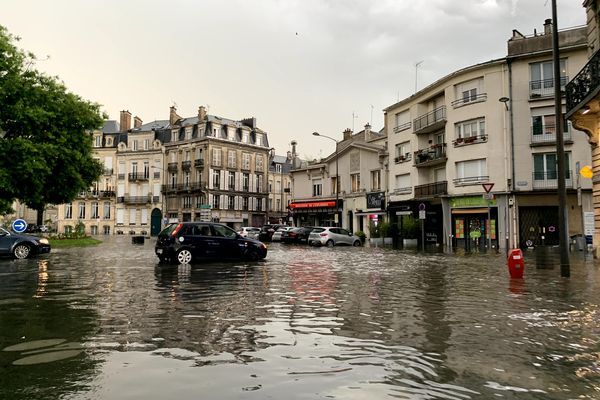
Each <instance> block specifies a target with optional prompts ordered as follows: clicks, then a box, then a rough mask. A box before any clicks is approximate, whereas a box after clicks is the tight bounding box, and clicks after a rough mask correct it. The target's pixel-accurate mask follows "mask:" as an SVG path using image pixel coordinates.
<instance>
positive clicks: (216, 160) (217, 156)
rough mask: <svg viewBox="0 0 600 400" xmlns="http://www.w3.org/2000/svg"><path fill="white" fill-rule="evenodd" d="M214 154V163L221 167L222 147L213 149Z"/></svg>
mask: <svg viewBox="0 0 600 400" xmlns="http://www.w3.org/2000/svg"><path fill="white" fill-rule="evenodd" d="M212 155H213V159H212V164H213V165H214V166H216V167H220V166H221V149H213V151H212Z"/></svg>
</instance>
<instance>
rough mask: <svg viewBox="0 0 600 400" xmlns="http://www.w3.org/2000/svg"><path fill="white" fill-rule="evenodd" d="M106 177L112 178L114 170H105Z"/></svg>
mask: <svg viewBox="0 0 600 400" xmlns="http://www.w3.org/2000/svg"><path fill="white" fill-rule="evenodd" d="M103 173H104V176H111V175H112V174H113V169H112V168H104V172H103Z"/></svg>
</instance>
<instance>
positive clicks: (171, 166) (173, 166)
mask: <svg viewBox="0 0 600 400" xmlns="http://www.w3.org/2000/svg"><path fill="white" fill-rule="evenodd" d="M167 171H169V172H177V163H176V162H170V163H168V164H167Z"/></svg>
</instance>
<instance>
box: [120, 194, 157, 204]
mask: <svg viewBox="0 0 600 400" xmlns="http://www.w3.org/2000/svg"><path fill="white" fill-rule="evenodd" d="M151 201H152V196H120V197H117V203H125V204H146V203H150V202H151Z"/></svg>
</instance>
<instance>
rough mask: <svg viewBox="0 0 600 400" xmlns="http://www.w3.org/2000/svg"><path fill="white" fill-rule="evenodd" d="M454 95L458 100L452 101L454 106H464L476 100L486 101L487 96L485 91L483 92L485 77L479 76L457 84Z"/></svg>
mask: <svg viewBox="0 0 600 400" xmlns="http://www.w3.org/2000/svg"><path fill="white" fill-rule="evenodd" d="M454 96H455V98H456V100H454V101H453V102H452V106H454V107H462V106H464V105H466V104H469V103H473V102H476V101H484V100H485V99H486V96H485V93H483V78H477V79H473V80H470V81H467V82H462V83H459V84H458V85H455V86H454Z"/></svg>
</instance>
